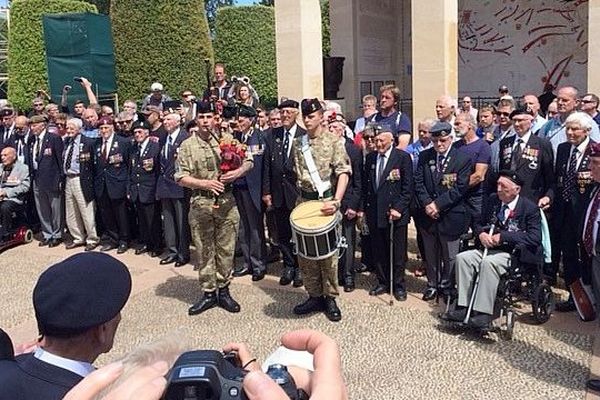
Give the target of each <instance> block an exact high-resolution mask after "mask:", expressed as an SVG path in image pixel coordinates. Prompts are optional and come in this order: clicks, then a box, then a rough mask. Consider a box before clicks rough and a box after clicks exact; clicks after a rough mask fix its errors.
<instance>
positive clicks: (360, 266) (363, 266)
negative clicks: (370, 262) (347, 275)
mask: <svg viewBox="0 0 600 400" xmlns="http://www.w3.org/2000/svg"><path fill="white" fill-rule="evenodd" d="M370 270H371V268H369V267H368V266H367V264H365V263H360V264H358V265H357V266H356V267H354V272H356V273H359V274H360V273H362V272H367V271H370Z"/></svg>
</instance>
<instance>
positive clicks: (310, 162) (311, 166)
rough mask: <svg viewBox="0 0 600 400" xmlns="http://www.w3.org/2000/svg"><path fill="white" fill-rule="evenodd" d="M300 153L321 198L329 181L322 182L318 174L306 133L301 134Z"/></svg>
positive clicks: (329, 187) (329, 185)
mask: <svg viewBox="0 0 600 400" xmlns="http://www.w3.org/2000/svg"><path fill="white" fill-rule="evenodd" d="M302 155H303V156H304V162H305V163H306V167H307V168H308V173H309V175H310V179H311V180H312V182H313V184H314V185H315V187H316V188H317V192H319V198H323V194H324V193H325V192H326V191H328V190H329V189H331V183H330V182H329V181H327V182H323V180H322V179H321V176H320V175H319V170H318V169H317V165H316V164H315V160H314V159H313V156H312V152H311V151H310V145H309V143H308V134H304V135H302Z"/></svg>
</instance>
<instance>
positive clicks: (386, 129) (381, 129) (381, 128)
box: [373, 123, 394, 136]
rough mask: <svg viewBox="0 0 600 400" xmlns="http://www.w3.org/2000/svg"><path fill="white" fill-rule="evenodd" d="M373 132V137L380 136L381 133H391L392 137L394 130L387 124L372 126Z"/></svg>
mask: <svg viewBox="0 0 600 400" xmlns="http://www.w3.org/2000/svg"><path fill="white" fill-rule="evenodd" d="M373 130H374V131H375V136H377V135H381V134H382V133H391V134H392V135H393V134H394V130H393V129H392V126H391V125H389V124H377V123H376V124H375V125H374V126H373Z"/></svg>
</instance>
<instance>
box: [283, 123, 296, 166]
mask: <svg viewBox="0 0 600 400" xmlns="http://www.w3.org/2000/svg"><path fill="white" fill-rule="evenodd" d="M297 129H298V125H296V124H294V126H292V127H291V128H290V130H289V131H288V130H286V129H285V128H283V133H284V134H287V135H288V148H287V154H286V157H287V158H290V153H291V152H292V143H293V142H294V138H295V137H296V130H297ZM283 140H285V138H284V139H283Z"/></svg>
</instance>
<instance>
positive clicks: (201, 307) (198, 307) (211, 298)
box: [188, 292, 217, 315]
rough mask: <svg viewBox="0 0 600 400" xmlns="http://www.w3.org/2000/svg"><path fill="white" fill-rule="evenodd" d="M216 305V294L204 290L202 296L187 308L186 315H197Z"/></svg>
mask: <svg viewBox="0 0 600 400" xmlns="http://www.w3.org/2000/svg"><path fill="white" fill-rule="evenodd" d="M216 306H217V294H216V293H215V292H204V295H203V296H202V298H201V299H200V300H199V301H198V302H197V303H196V304H194V305H193V306H191V307H190V308H189V309H188V315H198V314H201V313H203V312H204V311H206V310H210V309H211V308H213V307H216Z"/></svg>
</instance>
